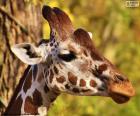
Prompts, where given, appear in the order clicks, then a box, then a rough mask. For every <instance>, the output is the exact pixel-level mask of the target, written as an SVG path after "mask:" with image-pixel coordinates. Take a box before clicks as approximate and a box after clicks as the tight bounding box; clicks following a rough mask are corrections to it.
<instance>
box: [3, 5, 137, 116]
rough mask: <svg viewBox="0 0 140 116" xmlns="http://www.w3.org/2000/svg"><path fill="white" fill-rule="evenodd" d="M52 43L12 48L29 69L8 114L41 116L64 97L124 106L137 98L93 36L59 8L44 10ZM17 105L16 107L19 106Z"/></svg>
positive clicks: (26, 44) (13, 98) (43, 41)
mask: <svg viewBox="0 0 140 116" xmlns="http://www.w3.org/2000/svg"><path fill="white" fill-rule="evenodd" d="M42 14H43V17H44V18H45V19H46V20H47V21H48V23H49V25H50V28H51V32H50V39H49V41H48V40H42V42H40V44H39V45H38V46H34V45H32V44H29V43H22V44H17V45H15V46H13V47H12V51H13V53H15V55H16V56H17V57H18V58H19V59H20V60H21V61H23V62H24V63H26V64H29V65H31V66H29V67H28V68H27V69H26V71H25V73H24V75H23V77H22V79H21V81H20V83H19V85H18V87H17V89H16V92H15V94H14V96H13V97H12V99H11V102H10V104H9V106H8V108H7V110H6V112H5V114H14V112H13V109H16V110H17V109H18V110H17V112H16V113H15V114H38V113H39V112H38V111H40V110H39V108H40V107H41V106H44V107H46V108H47V110H48V109H49V107H50V105H51V103H52V102H53V101H54V100H55V99H56V97H57V96H58V95H59V94H60V93H62V92H65V93H69V94H73V95H81V96H107V97H111V98H112V99H113V100H114V101H115V102H117V103H125V102H127V101H128V100H129V99H130V98H131V97H132V96H134V95H135V90H134V88H133V87H132V84H131V82H130V81H129V80H128V78H127V77H125V76H124V75H123V74H122V73H120V72H119V71H118V70H117V69H116V67H115V66H114V65H113V64H111V62H109V61H108V60H107V59H106V58H104V57H103V56H102V55H101V54H99V52H98V51H97V49H96V48H95V46H94V44H93V41H92V39H91V38H92V37H91V34H89V33H88V32H87V31H85V30H84V29H80V28H79V29H77V30H75V29H74V28H73V25H72V23H71V20H70V19H69V17H68V16H67V14H66V13H64V12H63V11H62V10H60V9H59V8H56V7H54V8H51V7H49V6H44V7H43V9H42ZM16 104H17V105H16Z"/></svg>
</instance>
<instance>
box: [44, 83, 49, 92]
mask: <svg viewBox="0 0 140 116" xmlns="http://www.w3.org/2000/svg"><path fill="white" fill-rule="evenodd" d="M44 91H45V92H46V93H48V91H49V88H48V86H47V85H45V86H44Z"/></svg>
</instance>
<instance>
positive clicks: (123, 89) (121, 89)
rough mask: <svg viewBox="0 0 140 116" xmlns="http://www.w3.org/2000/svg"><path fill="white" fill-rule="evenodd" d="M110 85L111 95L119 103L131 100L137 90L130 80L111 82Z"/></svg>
mask: <svg viewBox="0 0 140 116" xmlns="http://www.w3.org/2000/svg"><path fill="white" fill-rule="evenodd" d="M109 85H110V86H109V88H108V91H109V96H110V97H111V98H112V99H113V100H114V101H115V102H116V103H118V104H122V103H125V102H127V101H129V99H130V98H131V97H133V96H134V95H135V90H134V88H133V87H132V84H131V83H130V82H129V81H128V80H127V81H124V82H119V83H113V82H111V83H110V84H109Z"/></svg>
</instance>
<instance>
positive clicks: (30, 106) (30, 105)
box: [24, 96, 38, 115]
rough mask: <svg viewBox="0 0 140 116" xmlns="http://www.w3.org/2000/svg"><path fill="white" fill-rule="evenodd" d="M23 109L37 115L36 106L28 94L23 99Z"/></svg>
mask: <svg viewBox="0 0 140 116" xmlns="http://www.w3.org/2000/svg"><path fill="white" fill-rule="evenodd" d="M24 111H25V112H26V113H30V114H32V115H33V114H34V115H38V111H37V106H36V105H34V103H33V100H32V98H31V97H29V96H28V97H27V98H26V99H25V104H24Z"/></svg>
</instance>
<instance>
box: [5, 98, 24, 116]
mask: <svg viewBox="0 0 140 116" xmlns="http://www.w3.org/2000/svg"><path fill="white" fill-rule="evenodd" d="M22 103H23V101H22V98H21V96H19V97H18V98H17V99H16V101H14V102H13V104H12V107H10V108H9V109H8V110H7V111H6V112H5V113H4V116H5V115H6V116H8V115H13V116H14V115H20V114H21V106H22Z"/></svg>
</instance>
